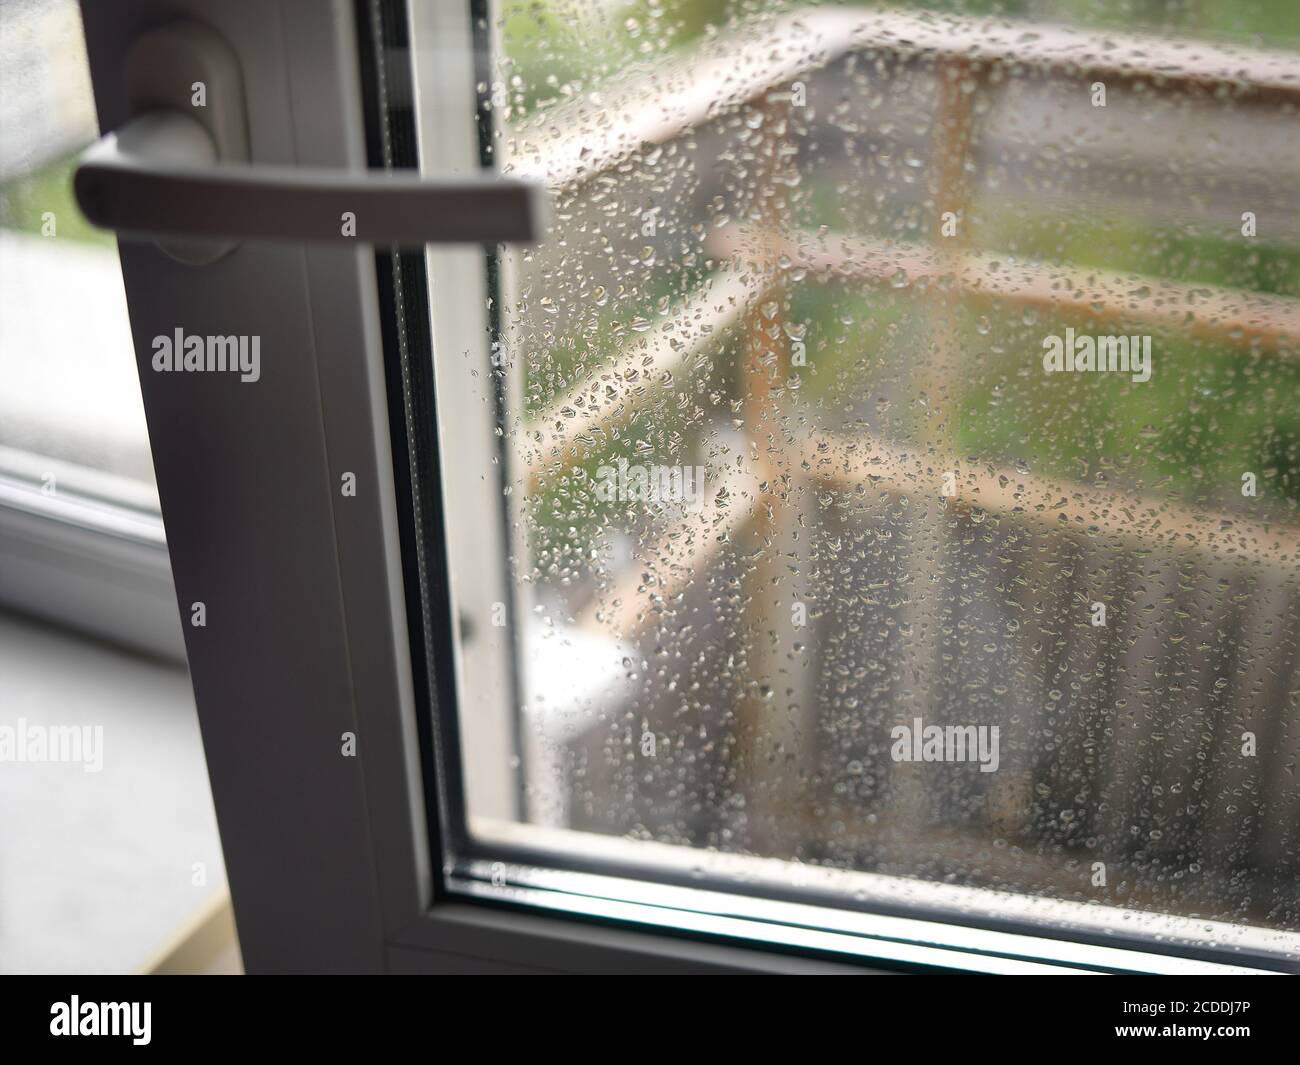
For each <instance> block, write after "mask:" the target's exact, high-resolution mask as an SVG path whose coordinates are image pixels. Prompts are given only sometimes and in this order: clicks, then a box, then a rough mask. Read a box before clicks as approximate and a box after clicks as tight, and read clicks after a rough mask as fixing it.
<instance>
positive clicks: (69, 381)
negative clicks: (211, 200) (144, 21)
mask: <svg viewBox="0 0 1300 1065" xmlns="http://www.w3.org/2000/svg"><path fill="white" fill-rule="evenodd" d="M0 53H3V55H4V60H5V62H4V69H3V74H2V75H0V145H2V146H3V152H0V377H2V378H3V381H4V387H3V388H0V574H2V576H0V605H3V606H6V607H12V608H17V609H19V610H21V611H24V612H28V613H33V614H36V615H38V616H40V617H43V618H46V619H49V620H52V621H55V622H57V623H59V624H61V625H67V626H70V627H72V628H75V629H81V630H85V631H88V632H90V633H91V634H93V635H95V636H100V637H107V638H109V639H111V640H113V641H115V642H119V643H122V644H125V645H127V646H129V647H132V648H136V649H141V650H145V651H147V652H149V653H151V654H156V655H163V656H166V657H169V658H178V657H180V656H181V655H182V654H183V651H182V649H181V641H180V637H179V632H178V628H177V620H176V607H175V598H174V594H173V591H172V588H171V581H170V578H169V574H168V565H167V550H166V544H165V541H164V538H163V527H162V520H161V516H160V514H159V502H158V492H157V488H156V486H155V484H154V476H153V462H152V459H151V456H150V452H149V434H148V429H147V427H146V424H145V416H144V408H143V406H142V405H141V402H140V389H139V382H138V379H137V377H136V371H135V362H134V358H133V355H132V350H131V332H130V324H129V322H128V320H127V307H126V298H125V294H124V293H123V290H122V274H121V269H120V267H119V266H118V261H117V255H116V246H115V242H114V239H113V235H112V234H111V233H106V232H105V231H103V230H99V229H96V228H94V227H93V226H91V225H90V224H89V223H88V222H87V221H86V219H85V217H84V216H83V215H82V213H81V211H80V209H79V208H78V206H77V204H76V201H75V199H74V197H73V192H72V173H73V169H74V166H75V164H76V160H77V157H78V155H79V154H80V152H81V151H82V150H83V149H84V148H85V147H86V146H87V145H89V144H90V143H92V142H93V141H94V140H95V138H96V137H97V136H98V129H97V125H96V121H95V105H94V100H93V98H92V96H91V86H90V74H89V70H88V68H87V60H86V51H85V45H84V42H83V37H82V28H81V18H80V15H79V14H78V10H77V5H76V3H75V2H73V0H16V2H14V3H8V4H5V6H4V11H3V14H2V15H0Z"/></svg>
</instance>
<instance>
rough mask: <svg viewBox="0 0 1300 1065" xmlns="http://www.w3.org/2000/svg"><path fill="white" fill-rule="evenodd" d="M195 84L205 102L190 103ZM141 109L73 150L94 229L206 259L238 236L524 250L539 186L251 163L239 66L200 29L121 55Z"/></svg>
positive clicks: (168, 34)
mask: <svg viewBox="0 0 1300 1065" xmlns="http://www.w3.org/2000/svg"><path fill="white" fill-rule="evenodd" d="M200 82H202V84H203V90H204V94H205V97H206V99H205V102H204V106H203V107H202V108H201V109H199V108H193V109H192V108H191V94H192V92H193V91H194V87H195V86H196V85H197V84H198V83H200ZM127 84H128V87H129V90H130V91H131V95H132V96H133V97H134V99H133V100H132V103H133V110H135V111H137V112H138V113H137V114H136V115H135V117H133V118H131V119H130V120H129V121H128V122H127V123H126V124H125V125H124V126H122V127H121V128H120V129H118V130H117V131H116V132H113V133H110V134H108V135H107V136H105V137H103V138H101V139H100V140H99V141H98V142H96V143H95V144H93V145H91V147H90V148H88V149H87V150H86V151H85V153H84V154H83V155H82V157H81V159H80V161H79V163H78V166H77V171H76V175H75V177H74V180H73V185H74V188H75V190H76V196H77V202H78V203H79V205H80V206H81V209H82V211H83V212H84V213H85V215H86V217H87V219H89V220H90V221H91V222H92V223H93V224H95V225H97V226H99V227H101V228H104V229H111V230H116V231H118V232H120V233H124V234H139V235H149V236H153V237H155V238H158V244H159V246H160V247H161V248H162V249H163V250H164V251H165V252H167V253H168V254H169V255H171V256H172V257H173V258H176V259H179V260H181V261H182V262H188V263H196V264H197V263H209V262H214V261H216V260H217V259H219V258H221V256H223V255H225V254H226V253H227V252H229V251H230V250H232V249H233V248H234V247H236V246H237V244H238V242H239V241H240V240H244V239H258V240H306V241H331V242H334V241H337V242H347V241H357V240H360V241H365V242H368V243H373V244H392V245H406V246H418V245H422V244H449V243H467V244H495V243H499V242H510V243H532V242H534V241H536V240H537V239H538V238H539V235H540V231H541V229H542V223H541V219H542V216H543V207H544V203H543V195H544V194H543V192H542V189H541V187H540V186H539V185H534V184H532V183H526V182H521V181H516V180H509V179H504V178H498V177H494V176H486V175H485V176H482V177H478V176H475V177H470V178H454V179H451V178H447V179H437V178H428V177H421V176H418V175H416V174H414V173H410V172H392V171H376V170H372V171H366V170H360V171H352V170H341V169H340V170H333V169H328V168H323V167H292V166H267V165H261V164H252V163H248V162H247V161H245V160H247V157H248V147H247V135H246V132H245V126H244V120H243V115H244V107H243V92H242V85H241V80H240V77H239V68H238V65H237V63H236V62H235V60H234V58H233V55H232V53H231V52H230V49H229V46H227V45H226V44H225V42H224V41H223V40H222V39H221V38H220V37H218V36H217V35H216V34H215V33H214V32H213V31H211V30H209V29H207V28H206V27H202V26H197V25H194V24H188V23H178V24H175V25H172V26H169V27H164V28H163V29H161V30H154V31H152V32H151V33H149V34H146V35H145V36H144V37H142V38H141V39H140V40H139V41H138V42H137V44H136V46H135V47H134V48H133V49H132V50H131V52H130V54H129V55H128V57H127Z"/></svg>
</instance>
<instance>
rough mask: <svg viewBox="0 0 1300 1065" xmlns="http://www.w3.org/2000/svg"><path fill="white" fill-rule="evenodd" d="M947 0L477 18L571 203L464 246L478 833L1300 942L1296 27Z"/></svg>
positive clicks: (524, 138) (434, 158) (871, 898)
mask: <svg viewBox="0 0 1300 1065" xmlns="http://www.w3.org/2000/svg"><path fill="white" fill-rule="evenodd" d="M431 6H432V5H422V4H418V3H417V4H414V5H413V8H412V17H413V20H414V22H415V24H416V25H417V26H418V25H419V24H420V23H421V21H422V20H434V19H435V16H434V15H433V14H432V12H431V10H430V8H431ZM953 6H955V7H958V8H961V9H962V10H957V11H953V12H951V13H943V14H932V13H928V12H924V11H921V10H912V9H907V8H905V7H900V8H896V9H892V10H877V9H865V8H855V7H852V6H824V7H818V6H810V5H794V4H786V3H761V4H745V5H739V4H727V3H716V4H709V3H700V4H673V3H649V4H598V3H591V4H571V3H560V2H557V3H553V4H538V3H501V4H497V5H493V6H492V7H491V10H490V13H489V15H488V16H487V17H485V18H484V19H483V20H482V21H481V22H480V25H479V27H478V34H479V39H480V40H481V41H483V42H487V41H491V42H493V44H492V47H493V49H494V50H493V52H492V56H493V63H492V65H491V67H490V71H489V72H488V73H483V72H482V71H480V73H479V74H478V89H479V93H480V95H481V100H480V114H481V116H482V117H483V118H484V121H485V127H484V128H485V129H486V130H488V131H489V132H487V133H486V134H485V136H484V140H483V143H482V152H483V155H484V157H485V158H489V159H492V160H495V163H496V165H497V166H499V168H500V169H501V171H502V173H504V174H507V175H511V174H513V175H519V176H526V177H529V178H533V179H536V180H541V181H544V182H545V183H546V185H547V186H548V188H549V189H550V190H551V192H552V196H553V200H552V219H551V224H550V228H549V229H548V230H547V234H546V239H545V240H544V241H543V242H542V243H541V244H540V245H539V246H537V247H525V248H513V249H509V250H508V251H506V252H504V253H503V254H502V255H501V256H500V257H499V258H498V259H496V260H494V261H495V264H496V265H495V268H494V271H493V273H492V274H491V275H489V277H490V280H485V279H484V275H483V274H481V273H480V274H477V275H476V274H475V272H474V270H473V269H472V262H471V261H470V260H469V259H468V258H466V257H465V253H460V252H456V253H452V254H447V253H442V252H435V253H434V254H433V255H432V256H431V260H430V262H431V270H432V292H433V316H434V326H435V338H434V350H435V359H436V361H437V364H438V390H439V394H440V398H441V404H440V408H439V418H440V420H441V421H442V422H443V425H444V433H445V435H444V438H443V439H444V448H446V450H445V451H444V468H445V470H446V474H445V476H446V477H447V485H448V488H447V500H448V506H447V522H448V538H449V552H450V569H451V582H452V586H453V593H454V599H455V603H456V609H457V610H458V612H459V617H460V626H459V635H460V641H459V650H460V654H461V656H462V657H461V671H460V674H459V676H458V696H459V718H458V728H459V733H460V747H459V755H460V760H461V762H462V764H463V765H464V767H465V769H464V772H463V779H464V781H465V784H464V793H463V798H464V802H465V807H464V817H465V821H464V825H463V826H458V828H460V827H463V828H464V830H465V833H466V834H465V836H464V837H463V839H462V841H461V849H460V850H459V851H458V852H457V854H456V857H457V859H458V864H457V867H456V868H457V871H458V874H459V875H461V876H462V877H464V886H465V887H466V889H468V890H472V891H475V892H481V893H486V894H489V895H491V894H493V893H494V892H495V893H497V894H506V895H507V896H508V895H509V892H510V891H511V890H512V888H550V887H554V886H555V885H556V884H557V883H567V882H566V881H564V880H563V878H562V877H561V878H560V879H559V880H557V879H556V877H557V875H558V874H556V873H555V872H554V870H555V869H556V868H557V867H558V868H560V869H569V870H575V871H582V872H583V873H591V872H593V871H595V872H600V873H602V874H606V875H608V876H610V877H611V879H610V880H609V881H608V882H606V883H605V884H604V885H603V886H594V884H593V882H584V883H586V886H585V887H582V888H575V890H582V891H586V892H590V893H593V894H597V895H599V894H601V893H602V892H605V893H609V894H610V895H616V894H617V893H618V892H619V891H620V890H623V888H624V887H625V885H624V886H620V885H619V883H618V881H617V877H619V876H620V875H623V876H628V875H632V874H633V873H635V875H636V876H638V877H648V878H650V879H652V880H658V881H661V882H663V883H666V884H673V885H678V886H680V887H689V888H697V889H699V890H700V891H701V892H703V891H704V890H706V889H707V890H710V891H715V892H716V891H725V892H733V891H736V890H744V891H747V892H750V893H752V892H757V891H761V892H762V893H764V894H769V893H770V894H771V895H773V896H776V897H780V898H784V899H786V900H787V901H789V902H791V903H796V902H801V903H805V904H809V903H816V904H818V905H822V906H832V907H836V908H837V909H839V910H842V911H845V912H842V913H836V914H834V915H829V916H828V915H826V914H824V913H823V914H821V915H816V914H814V915H813V916H811V917H809V916H808V914H809V912H810V911H807V910H805V911H803V913H804V916H803V917H802V918H801V920H804V921H808V920H811V921H812V922H813V923H817V924H821V925H823V926H824V924H825V923H826V922H830V923H832V924H834V925H835V926H836V927H839V926H841V925H842V924H847V926H852V924H853V922H852V919H851V917H850V916H849V915H850V914H852V913H855V912H872V911H878V910H879V909H880V908H881V907H885V908H889V909H893V910H895V911H899V912H909V911H910V912H914V913H921V912H924V913H929V914H934V913H936V912H937V913H940V914H943V913H947V914H949V915H957V914H960V915H965V916H964V919H967V920H973V919H974V918H972V917H971V916H970V915H972V914H979V915H981V917H982V918H983V919H986V920H987V922H990V923H991V924H992V925H994V926H996V927H1003V928H1011V927H1020V928H1027V927H1035V926H1038V927H1041V926H1042V924H1043V923H1044V922H1046V923H1049V924H1050V925H1052V926H1054V927H1056V928H1057V929H1058V930H1059V931H1060V932H1061V934H1063V935H1066V936H1069V935H1072V934H1073V935H1078V936H1084V935H1086V934H1088V933H1092V934H1097V933H1101V934H1104V935H1107V936H1113V937H1118V938H1119V939H1121V940H1124V941H1126V942H1129V943H1132V944H1142V943H1143V942H1147V943H1150V942H1154V941H1155V940H1156V939H1164V938H1166V937H1169V938H1173V939H1174V940H1177V941H1179V942H1180V943H1182V944H1184V945H1195V946H1199V947H1204V946H1209V947H1214V948H1223V949H1225V950H1231V951H1237V952H1244V953H1245V954H1248V955H1251V956H1253V957H1257V958H1265V959H1271V960H1272V961H1274V962H1275V961H1277V959H1286V958H1294V954H1295V950H1296V947H1297V944H1300V940H1297V939H1296V933H1297V931H1300V924H1298V923H1297V922H1300V914H1298V913H1297V911H1296V909H1295V903H1294V885H1295V883H1296V875H1297V864H1296V863H1297V859H1298V855H1297V850H1296V840H1295V836H1294V831H1293V827H1292V826H1293V822H1294V811H1295V810H1296V803H1297V801H1300V791H1297V784H1296V777H1295V773H1294V765H1293V763H1294V759H1295V750H1294V744H1293V743H1292V733H1293V732H1294V727H1293V722H1294V719H1295V716H1296V714H1297V712H1300V706H1298V705H1297V702H1296V694H1295V685H1294V675H1295V674H1294V670H1295V666H1296V660H1295V636H1296V632H1297V621H1298V620H1300V616H1298V614H1297V609H1296V607H1297V599H1296V594H1297V586H1296V581H1295V576H1296V546H1297V520H1298V519H1300V512H1298V510H1297V501H1298V499H1300V497H1298V496H1297V492H1296V486H1297V481H1296V476H1297V475H1296V463H1297V458H1298V454H1297V448H1298V447H1300V436H1298V435H1297V431H1298V425H1297V422H1296V413H1295V395H1296V392H1297V384H1298V383H1300V382H1298V380H1297V376H1296V373H1297V371H1296V364H1295V357H1296V354H1297V348H1296V344H1297V336H1300V333H1298V332H1297V326H1298V325H1300V317H1297V307H1300V304H1298V303H1297V302H1296V300H1297V297H1300V272H1298V271H1300V249H1298V248H1297V246H1296V239H1297V234H1296V232H1295V230H1294V227H1293V226H1292V225H1291V223H1290V222H1289V221H1288V218H1289V216H1290V215H1291V214H1293V213H1294V210H1293V205H1291V203H1290V200H1291V199H1292V196H1291V192H1290V185H1291V183H1290V182H1289V181H1288V180H1287V177H1286V175H1287V174H1289V173H1292V172H1294V169H1295V167H1296V165H1297V163H1300V159H1297V156H1296V151H1295V147H1296V142H1295V138H1294V136H1291V134H1290V131H1291V130H1292V127H1293V124H1294V121H1295V105H1296V101H1297V100H1298V99H1300V61H1298V60H1297V57H1296V53H1295V50H1294V39H1291V40H1290V41H1289V42H1288V39H1287V38H1286V37H1284V36H1282V35H1280V31H1281V30H1282V29H1283V26H1282V24H1281V23H1280V22H1279V21H1278V18H1279V17H1280V16H1279V14H1278V12H1277V11H1274V10H1272V9H1269V8H1267V7H1263V8H1257V9H1255V10H1254V11H1253V13H1247V12H1242V13H1239V14H1237V15H1236V16H1234V17H1235V19H1236V21H1235V22H1229V23H1225V22H1223V21H1222V19H1221V18H1220V16H1221V15H1222V16H1223V17H1227V12H1228V8H1227V7H1226V6H1225V7H1224V8H1223V9H1222V11H1220V10H1219V8H1218V7H1216V6H1215V5H1209V6H1208V7H1204V8H1198V9H1197V11H1196V12H1192V11H1182V10H1181V9H1179V10H1178V11H1172V10H1171V12H1170V13H1168V14H1167V15H1157V16H1155V17H1154V18H1153V19H1151V20H1149V21H1146V22H1144V21H1143V20H1141V19H1139V18H1137V17H1134V16H1126V15H1124V14H1123V13H1121V12H1118V11H1112V12H1100V13H1098V14H1097V15H1096V17H1095V18H1094V17H1077V16H1076V15H1075V14H1074V12H1075V11H1076V10H1077V7H1076V6H1074V5H1037V6H1036V8H1035V10H1034V12H1033V13H1032V15H1031V14H1030V13H1023V14H1017V16H1016V17H1015V18H1011V19H1007V18H999V17H988V16H985V15H983V14H982V13H981V10H980V8H979V5H953ZM1232 10H1234V11H1236V8H1235V7H1234V8H1233V9H1232ZM1223 31H1228V32H1227V33H1224V32H1223ZM484 47H487V46H486V44H485V45H484ZM439 58H441V53H439ZM414 62H415V66H416V71H417V111H418V110H420V109H421V108H422V107H424V106H426V101H433V103H431V104H428V109H429V112H430V113H428V114H425V115H423V116H422V125H421V132H422V133H423V136H424V139H423V143H424V145H425V150H426V156H425V166H426V169H427V170H429V171H437V170H438V169H440V168H441V167H443V166H445V165H446V159H445V158H444V150H445V146H446V144H447V143H448V139H449V138H448V136H447V133H446V131H447V129H448V127H449V122H450V120H449V119H448V118H447V112H448V111H455V110H456V109H457V108H459V109H460V114H459V118H460V121H461V122H462V124H464V123H467V122H468V118H467V116H466V115H465V114H464V111H465V109H466V102H465V98H464V97H465V93H464V89H463V86H462V87H461V91H460V93H459V95H458V94H457V91H456V90H457V86H456V84H455V82H454V81H449V79H454V78H457V77H462V78H463V76H464V75H463V72H462V71H459V70H455V69H453V70H451V71H450V72H449V71H448V69H447V67H446V65H445V64H443V63H441V62H438V63H435V61H434V58H433V57H432V56H430V55H428V54H424V53H422V52H421V51H420V49H419V47H418V44H417V47H416V49H415V55H414ZM435 67H436V68H437V69H436V70H435V69H434V68H435ZM435 131H436V134H435ZM431 146H436V147H431ZM457 161H458V162H461V163H464V162H465V160H464V159H461V160H457ZM472 162H473V160H472V159H470V160H469V163H470V164H471V165H472ZM440 289H441V290H442V291H441V292H440ZM485 304H486V305H487V306H489V307H490V308H491V312H492V317H493V321H494V323H495V329H494V331H493V332H492V333H491V334H490V335H489V334H487V333H485V332H484V331H483V329H482V326H481V325H479V324H478V322H477V321H475V318H476V316H475V315H473V314H468V315H467V314H466V312H465V310H464V309H465V308H466V307H475V306H483V305H485ZM466 318H469V319H470V321H469V323H468V324H466V323H465V319H466ZM476 330H477V331H476ZM448 441H454V444H452V443H448ZM485 471H487V472H485ZM489 494H498V495H499V496H500V499H499V500H498V504H499V506H500V508H501V510H502V511H503V512H504V516H505V520H504V521H502V520H501V519H500V518H499V517H496V516H495V515H494V514H493V512H492V510H491V508H490V507H485V506H484V499H485V497H486V496H487V495H489ZM445 753H446V752H445ZM454 754H455V752H452V753H451V756H452V757H454ZM459 797H460V796H453V801H452V803H451V809H452V810H453V814H452V816H459V809H458V803H457V802H456V801H455V800H456V799H458V798H459ZM494 878H495V881H496V885H497V886H496V887H495V888H494V887H493V881H494ZM580 879H581V878H579V879H578V880H575V881H574V883H575V884H577V883H578V882H580ZM756 885H761V889H760V888H759V887H757V886H756ZM672 898H673V900H674V901H673V903H672V905H677V906H682V907H686V906H690V905H692V903H691V902H690V901H689V895H680V894H678V895H673V896H672ZM701 899H703V896H701ZM714 901H715V902H716V899H715V900H714ZM700 904H701V905H703V906H705V907H706V908H707V907H708V906H709V905H710V903H709V902H707V901H701V902H700ZM726 905H727V906H728V907H730V906H734V905H736V904H735V903H734V902H732V901H730V900H728V901H727V903H726ZM762 908H763V907H762V906H761V905H758V904H755V905H754V906H752V907H750V909H751V910H753V912H758V911H761V910H762Z"/></svg>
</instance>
